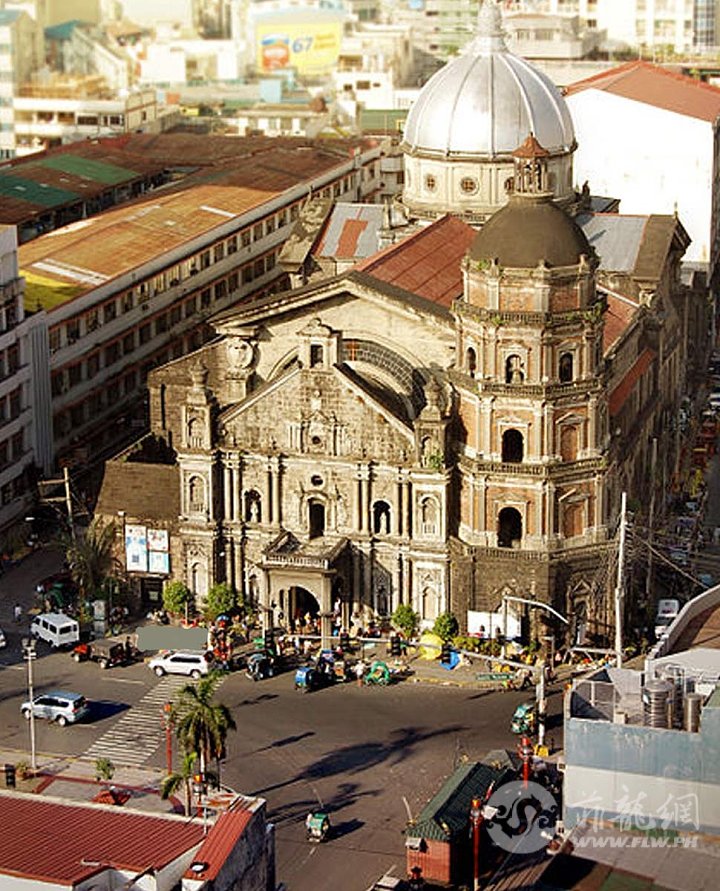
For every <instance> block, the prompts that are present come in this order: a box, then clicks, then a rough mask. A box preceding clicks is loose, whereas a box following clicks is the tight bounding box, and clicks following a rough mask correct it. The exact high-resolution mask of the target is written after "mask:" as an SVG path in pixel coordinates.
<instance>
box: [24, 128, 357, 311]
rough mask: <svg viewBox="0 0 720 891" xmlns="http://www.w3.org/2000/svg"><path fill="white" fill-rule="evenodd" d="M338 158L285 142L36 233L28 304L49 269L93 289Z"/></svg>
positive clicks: (27, 266) (27, 261)
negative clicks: (36, 281)
mask: <svg viewBox="0 0 720 891" xmlns="http://www.w3.org/2000/svg"><path fill="white" fill-rule="evenodd" d="M197 149H198V145H197V142H196V143H195V150H196V151H197ZM338 163H340V158H339V157H338V154H337V153H336V152H332V151H328V150H325V149H323V148H315V149H304V150H301V151H292V150H289V149H282V148H280V147H278V148H277V149H276V150H275V151H274V152H272V153H271V152H263V153H261V154H260V155H259V156H257V157H250V158H245V159H242V163H235V164H234V165H233V166H232V167H227V166H224V165H221V166H219V167H217V168H212V169H209V170H204V171H201V172H200V173H198V174H197V175H196V176H194V177H189V178H188V179H187V180H184V181H183V182H182V183H180V184H179V185H178V186H177V187H175V188H174V189H164V190H163V191H162V192H161V193H154V194H151V195H149V196H148V197H145V198H143V199H142V200H139V201H136V202H134V203H132V204H128V205H123V206H121V207H117V208H113V209H111V210H108V211H106V212H105V213H103V214H102V215H100V216H97V217H91V218H89V219H86V220H81V221H79V222H78V223H74V224H71V225H70V226H67V227H65V228H64V229H59V230H56V231H54V232H52V233H49V234H48V235H45V236H41V237H40V238H36V239H35V240H34V241H31V242H28V243H26V244H24V245H22V246H21V247H20V249H19V252H18V256H19V262H20V268H21V271H22V274H23V275H25V274H26V273H27V274H28V285H27V289H26V295H25V296H26V305H28V306H30V307H34V303H35V301H36V300H37V299H38V294H37V293H36V292H35V291H34V290H33V279H32V276H42V277H44V279H45V280H46V283H47V282H49V283H52V282H55V283H57V284H58V285H60V286H61V287H66V286H67V285H72V286H74V287H76V288H78V293H85V292H87V291H90V290H92V289H93V288H94V287H96V286H98V285H99V284H101V283H102V282H104V281H107V280H109V279H112V278H115V277H117V276H120V275H123V274H124V273H127V272H130V271H132V270H134V269H136V268H137V267H139V266H142V265H144V264H146V263H148V262H149V261H151V260H153V259H154V258H155V257H158V256H160V255H162V254H165V253H167V252H168V251H171V250H173V249H174V248H177V247H179V246H181V245H183V244H187V243H188V242H190V241H193V240H194V239H196V238H199V237H202V236H206V235H208V234H209V233H210V232H211V231H212V230H213V229H216V228H218V227H219V226H220V225H223V224H226V223H227V221H228V219H230V218H231V217H233V216H241V215H242V214H245V213H247V212H248V211H250V210H252V209H253V208H256V207H259V206H261V205H262V204H264V203H265V202H267V201H270V200H271V199H272V198H274V197H276V196H277V195H279V194H281V193H282V192H283V191H285V190H286V189H289V188H291V187H292V186H295V185H297V184H298V183H301V182H305V181H306V180H307V179H309V178H312V177H314V176H317V175H319V174H320V173H325V172H327V171H329V170H332V168H334V167H335V166H337V165H338ZM218 211H220V213H218Z"/></svg>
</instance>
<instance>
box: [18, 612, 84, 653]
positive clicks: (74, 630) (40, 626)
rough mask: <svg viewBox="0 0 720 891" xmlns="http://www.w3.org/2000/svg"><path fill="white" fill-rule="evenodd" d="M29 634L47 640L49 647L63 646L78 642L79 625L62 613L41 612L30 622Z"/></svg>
mask: <svg viewBox="0 0 720 891" xmlns="http://www.w3.org/2000/svg"><path fill="white" fill-rule="evenodd" d="M30 635H31V637H39V638H40V639H41V640H44V641H47V643H49V644H50V646H51V647H63V646H68V645H70V644H76V643H78V641H79V640H80V626H79V625H78V623H77V622H76V621H75V619H72V618H71V617H70V616H66V615H65V614H64V613H41V614H40V615H39V616H35V617H34V619H33V620H32V622H31V623H30Z"/></svg>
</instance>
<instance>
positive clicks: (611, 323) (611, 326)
mask: <svg viewBox="0 0 720 891" xmlns="http://www.w3.org/2000/svg"><path fill="white" fill-rule="evenodd" d="M637 308H638V306H637V304H636V303H632V302H629V300H627V299H624V300H623V299H621V298H620V297H616V296H615V295H614V294H607V312H606V313H605V328H604V330H603V352H604V353H607V351H608V350H609V349H610V347H611V346H612V345H613V344H614V343H615V341H616V340H617V339H618V338H619V337H621V336H622V334H623V333H624V331H625V329H626V328H627V327H628V325H629V324H630V322H631V321H632V318H633V316H634V315H635V313H636V311H637Z"/></svg>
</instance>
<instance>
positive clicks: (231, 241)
mask: <svg viewBox="0 0 720 891" xmlns="http://www.w3.org/2000/svg"><path fill="white" fill-rule="evenodd" d="M237 249H238V237H237V235H231V236H230V238H228V240H227V241H226V242H225V250H226V251H227V252H228V254H234V253H236V252H237Z"/></svg>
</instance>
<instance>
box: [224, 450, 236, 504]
mask: <svg viewBox="0 0 720 891" xmlns="http://www.w3.org/2000/svg"><path fill="white" fill-rule="evenodd" d="M228 462H229V458H228V456H227V455H225V458H224V467H223V504H224V505H225V509H224V517H225V519H226V520H234V519H235V501H236V500H237V499H236V494H235V474H234V472H233V468H232V467H231V466H230V464H229V463H228Z"/></svg>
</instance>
